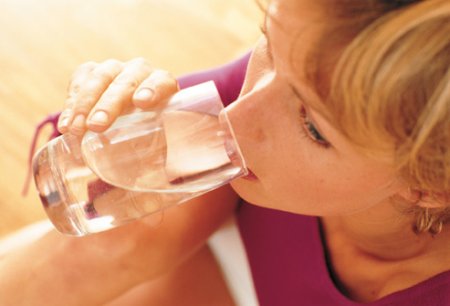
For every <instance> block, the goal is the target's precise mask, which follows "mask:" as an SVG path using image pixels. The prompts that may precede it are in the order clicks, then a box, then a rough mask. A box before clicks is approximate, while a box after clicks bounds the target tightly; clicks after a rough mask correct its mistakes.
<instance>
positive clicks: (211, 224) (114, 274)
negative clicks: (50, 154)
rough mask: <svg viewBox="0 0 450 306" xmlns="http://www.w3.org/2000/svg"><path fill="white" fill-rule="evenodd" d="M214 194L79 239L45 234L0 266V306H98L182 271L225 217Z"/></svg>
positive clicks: (226, 199) (229, 198)
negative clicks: (160, 278) (145, 283)
mask: <svg viewBox="0 0 450 306" xmlns="http://www.w3.org/2000/svg"><path fill="white" fill-rule="evenodd" d="M236 201H237V198H236V196H235V195H234V193H232V192H231V191H230V189H229V188H228V187H226V188H221V189H219V190H216V191H214V192H211V193H209V194H206V195H204V196H202V197H199V198H197V199H194V200H193V201H191V202H190V203H186V204H183V205H180V206H177V207H173V208H172V209H169V210H167V211H166V212H165V213H164V216H163V220H162V222H161V223H160V224H159V225H156V226H155V225H154V224H152V221H151V220H150V219H151V218H158V220H159V218H160V217H158V216H150V218H146V219H143V220H142V221H138V222H134V223H132V224H129V225H127V226H124V227H120V228H117V229H115V230H112V231H109V232H105V233H102V234H96V235H91V236H87V237H83V238H75V237H66V236H62V235H61V234H58V233H56V232H51V233H49V234H47V235H46V236H44V237H43V238H41V239H39V240H38V241H36V242H35V243H33V244H30V245H28V246H26V247H24V248H21V249H18V250H16V251H14V252H11V253H9V254H8V255H7V256H5V257H4V258H3V259H2V260H1V261H0V265H1V271H2V277H1V278H0V304H1V305H30V303H32V304H36V305H41V304H42V305H101V304H104V303H106V302H108V301H110V300H112V299H114V298H115V297H117V296H119V295H121V294H123V293H124V292H126V291H128V290H129V289H130V288H133V287H135V286H137V285H138V284H140V283H143V282H145V281H148V280H151V279H156V278H157V277H159V276H160V275H162V274H164V273H167V271H169V270H170V269H173V268H175V267H177V266H179V265H180V264H181V263H183V262H184V261H185V260H186V259H187V258H188V257H189V256H190V255H191V254H193V253H194V252H195V251H196V250H198V248H199V247H201V246H202V245H203V244H204V243H205V241H206V240H207V238H208V237H209V235H210V234H211V233H212V232H214V230H215V229H217V228H218V227H219V226H220V224H221V223H222V222H223V221H224V220H225V219H226V218H227V217H228V216H229V215H230V214H231V213H232V212H233V210H234V207H235V203H236Z"/></svg>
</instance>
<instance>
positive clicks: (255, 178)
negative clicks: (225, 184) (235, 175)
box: [242, 169, 258, 181]
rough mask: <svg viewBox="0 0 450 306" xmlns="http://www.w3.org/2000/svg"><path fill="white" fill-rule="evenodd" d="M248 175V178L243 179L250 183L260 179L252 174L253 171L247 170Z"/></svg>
mask: <svg viewBox="0 0 450 306" xmlns="http://www.w3.org/2000/svg"><path fill="white" fill-rule="evenodd" d="M247 171H248V174H247V175H246V176H243V177H242V178H243V179H245V180H248V181H257V180H258V177H257V176H256V175H255V174H254V173H253V172H252V170H250V169H247Z"/></svg>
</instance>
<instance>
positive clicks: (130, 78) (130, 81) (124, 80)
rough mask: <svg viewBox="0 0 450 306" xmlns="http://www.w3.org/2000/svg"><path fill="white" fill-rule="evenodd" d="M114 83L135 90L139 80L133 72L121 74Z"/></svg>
mask: <svg viewBox="0 0 450 306" xmlns="http://www.w3.org/2000/svg"><path fill="white" fill-rule="evenodd" d="M112 85H114V86H117V87H120V88H123V89H131V90H134V89H135V88H137V87H138V85H139V81H138V79H137V78H136V76H134V75H133V74H130V73H127V74H120V75H119V76H117V78H115V79H114V80H113V82H112Z"/></svg>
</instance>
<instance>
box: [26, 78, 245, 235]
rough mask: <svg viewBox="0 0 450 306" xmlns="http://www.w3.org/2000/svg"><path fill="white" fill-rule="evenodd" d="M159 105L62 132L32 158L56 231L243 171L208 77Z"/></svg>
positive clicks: (134, 213) (141, 211)
mask: <svg viewBox="0 0 450 306" xmlns="http://www.w3.org/2000/svg"><path fill="white" fill-rule="evenodd" d="M164 105H165V106H164V107H162V108H160V109H158V110H155V111H145V112H136V113H132V114H128V115H123V116H121V117H119V118H118V119H117V120H116V122H115V123H114V124H113V125H112V126H111V127H110V128H109V129H108V130H106V131H105V132H103V133H92V132H88V133H86V134H85V135H84V137H83V138H81V137H77V136H74V135H70V134H66V135H62V136H60V137H58V138H55V139H53V140H52V141H50V142H49V143H48V144H47V145H46V146H45V147H44V148H42V149H41V150H40V151H39V152H38V153H37V154H36V155H35V157H34V159H33V173H34V179H35V183H36V187H37V189H38V191H39V195H40V198H41V201H42V203H43V206H44V208H45V210H46V212H47V214H48V216H49V218H50V220H51V221H52V222H53V224H54V225H55V227H56V228H57V229H58V230H59V231H60V232H62V233H65V234H71V235H86V234H89V233H94V232H99V231H103V230H107V229H110V228H113V227H116V226H119V225H121V224H125V223H128V222H130V221H132V220H135V219H138V218H141V217H143V216H145V215H148V214H151V213H154V212H159V211H161V210H162V209H165V208H167V207H169V206H172V205H175V204H179V203H183V202H185V201H187V200H189V199H192V198H193V197H196V196H199V195H201V194H204V193H206V192H208V191H210V190H213V189H215V188H217V187H220V186H222V185H224V184H227V183H229V182H230V181H231V180H233V179H235V178H237V177H240V176H243V175H246V174H247V171H246V168H245V162H244V160H243V158H242V155H241V153H240V150H239V147H238V144H237V142H236V141H235V138H234V135H233V131H232V128H231V126H230V124H229V121H228V118H227V116H226V112H225V111H224V107H223V105H222V102H221V100H220V96H219V94H218V92H217V89H216V88H215V86H214V83H213V82H207V83H203V84H200V85H197V86H194V87H190V88H187V89H184V90H181V91H179V92H178V93H177V94H175V95H174V96H172V97H171V98H170V99H169V100H168V101H167V102H166V103H165V104H164Z"/></svg>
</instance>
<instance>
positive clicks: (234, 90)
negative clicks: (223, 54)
mask: <svg viewBox="0 0 450 306" xmlns="http://www.w3.org/2000/svg"><path fill="white" fill-rule="evenodd" d="M249 58H250V52H249V53H247V54H245V55H244V56H241V57H240V58H238V59H236V60H234V61H232V62H230V63H227V64H225V65H222V66H219V67H216V68H212V69H208V70H204V71H199V72H194V73H190V74H187V75H183V76H181V77H179V78H178V82H179V84H180V88H186V87H190V86H193V85H196V84H200V83H203V82H206V81H214V83H215V84H216V86H217V89H218V91H219V94H220V97H221V98H222V101H223V103H224V104H225V105H228V104H230V103H231V102H233V101H234V100H236V99H237V97H238V96H239V93H240V91H241V88H242V84H243V82H244V78H245V73H246V71H247V64H248V60H249Z"/></svg>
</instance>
